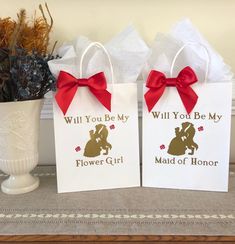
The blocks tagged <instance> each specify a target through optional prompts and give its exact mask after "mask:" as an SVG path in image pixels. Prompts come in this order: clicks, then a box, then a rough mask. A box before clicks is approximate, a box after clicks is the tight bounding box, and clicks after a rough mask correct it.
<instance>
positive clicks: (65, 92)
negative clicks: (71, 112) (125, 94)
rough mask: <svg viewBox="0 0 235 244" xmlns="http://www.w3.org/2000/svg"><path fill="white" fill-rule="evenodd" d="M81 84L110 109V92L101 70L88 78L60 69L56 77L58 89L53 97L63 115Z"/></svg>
mask: <svg viewBox="0 0 235 244" xmlns="http://www.w3.org/2000/svg"><path fill="white" fill-rule="evenodd" d="M82 86H87V87H88V88H89V90H90V92H91V93H92V94H93V95H94V96H95V97H96V98H97V99H98V100H99V102H100V103H101V104H103V106H104V107H106V108H107V109H108V110H109V111H111V94H110V93H109V92H108V91H107V90H106V89H107V82H106V79H105V76H104V73H103V72H100V73H97V74H95V75H93V76H91V77H89V78H81V79H77V78H75V77H74V76H72V75H71V74H69V73H67V72H65V71H60V73H59V76H58V79H57V88H58V91H57V93H56V95H55V99H56V102H57V104H58V105H59V107H60V109H61V110H62V112H63V113H64V115H65V114H66V112H67V110H68V108H69V106H70V104H71V102H72V100H73V98H74V96H75V94H76V91H77V89H78V87H82Z"/></svg>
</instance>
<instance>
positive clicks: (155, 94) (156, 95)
mask: <svg viewBox="0 0 235 244" xmlns="http://www.w3.org/2000/svg"><path fill="white" fill-rule="evenodd" d="M164 90H165V86H162V87H159V88H158V89H157V90H155V89H152V88H150V89H149V90H148V91H147V92H146V93H145V94H144V99H145V103H146V105H147V107H148V111H149V112H151V110H152V109H153V107H154V106H155V104H156V103H157V102H158V100H159V99H160V97H161V96H162V94H163V92H164Z"/></svg>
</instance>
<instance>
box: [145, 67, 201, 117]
mask: <svg viewBox="0 0 235 244" xmlns="http://www.w3.org/2000/svg"><path fill="white" fill-rule="evenodd" d="M195 82H197V76H196V74H195V73H194V71H193V70H192V69H191V68H190V67H189V66H187V67H185V68H184V69H182V70H181V71H180V73H179V74H178V76H177V77H176V78H166V76H165V75H164V74H163V73H161V72H159V71H156V70H152V71H151V72H150V73H149V76H148V79H147V82H146V87H148V88H149V90H148V91H147V92H146V93H145V95H144V97H145V102H146V104H147V107H148V111H149V112H150V111H151V110H152V109H153V107H154V106H155V104H156V103H157V102H158V100H159V99H160V97H161V96H162V94H163V92H164V90H165V88H166V86H175V87H176V88H177V90H178V93H179V95H180V98H181V100H182V102H183V104H184V107H185V109H186V111H187V113H188V114H190V112H191V111H192V110H193V108H194V106H195V105H196V103H197V99H198V96H197V94H196V93H195V92H194V90H193V89H192V88H191V87H190V85H192V84H193V83H195Z"/></svg>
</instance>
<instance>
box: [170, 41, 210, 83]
mask: <svg viewBox="0 0 235 244" xmlns="http://www.w3.org/2000/svg"><path fill="white" fill-rule="evenodd" d="M189 45H200V46H201V47H203V49H204V51H205V54H206V56H207V61H206V72H205V80H204V82H206V81H207V77H208V72H209V65H210V54H209V51H208V49H207V47H206V46H205V45H203V44H202V43H197V42H187V43H185V44H184V45H183V46H182V47H181V48H180V49H179V51H178V52H177V53H176V55H175V57H174V59H173V61H172V64H171V70H170V76H171V77H172V76H173V69H174V67H175V62H176V59H177V58H178V56H179V55H180V53H181V52H182V51H183V49H184V48H185V47H186V46H189Z"/></svg>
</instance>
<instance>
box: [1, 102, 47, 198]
mask: <svg viewBox="0 0 235 244" xmlns="http://www.w3.org/2000/svg"><path fill="white" fill-rule="evenodd" d="M42 104H43V99H40V100H30V101H23V102H8V103H0V170H2V171H3V172H4V173H6V174H8V175H10V176H9V178H8V179H6V180H5V181H3V183H2V185H1V189H2V191H3V192H5V193H8V194H21V193H26V192H29V191H32V190H34V189H36V188H37V187H38V186H39V179H38V178H37V177H33V176H32V175H30V171H32V170H33V169H34V168H35V167H36V165H37V163H38V140H39V123H40V112H41V108H42Z"/></svg>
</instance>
